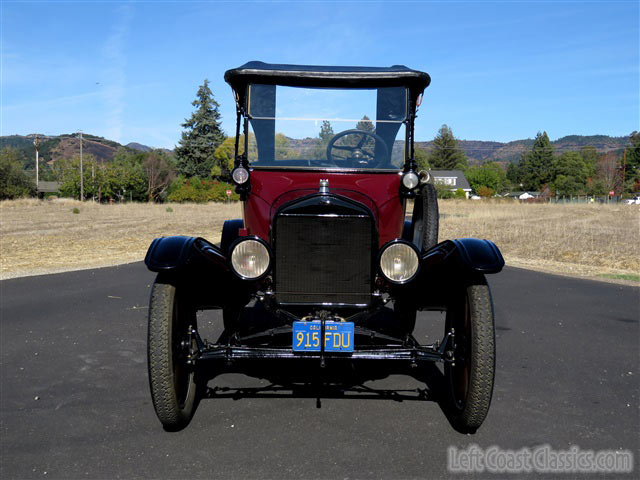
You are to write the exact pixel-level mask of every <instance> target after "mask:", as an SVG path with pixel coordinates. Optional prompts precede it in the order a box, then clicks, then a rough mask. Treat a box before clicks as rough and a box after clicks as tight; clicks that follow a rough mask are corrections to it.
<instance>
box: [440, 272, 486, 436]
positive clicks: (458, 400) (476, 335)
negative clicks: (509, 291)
mask: <svg viewBox="0 0 640 480" xmlns="http://www.w3.org/2000/svg"><path fill="white" fill-rule="evenodd" d="M452 329H453V330H454V337H455V349H454V353H453V354H454V359H455V362H454V363H453V364H452V363H449V362H447V363H445V367H444V372H445V383H446V386H447V391H448V407H449V408H450V416H449V417H450V420H451V422H452V424H453V426H454V427H455V428H457V429H458V430H460V431H462V432H466V433H473V432H475V431H476V430H477V429H478V428H479V427H480V425H482V422H483V421H484V419H485V418H486V416H487V413H488V412H489V405H490V404H491V397H492V395H493V383H494V375H495V327H494V314H493V301H492V299H491V291H490V289H489V286H488V285H487V283H486V281H485V279H484V277H482V278H480V279H478V280H477V281H476V282H474V283H473V284H471V285H467V286H466V287H463V288H460V291H459V292H457V294H455V295H454V296H453V297H452V299H451V302H450V305H449V306H448V308H447V318H446V326H445V332H450V331H451V330H452Z"/></svg>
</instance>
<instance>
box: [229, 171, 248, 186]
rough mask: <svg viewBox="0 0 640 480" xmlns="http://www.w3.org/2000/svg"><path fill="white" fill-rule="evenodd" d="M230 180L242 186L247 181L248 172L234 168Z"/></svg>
mask: <svg viewBox="0 0 640 480" xmlns="http://www.w3.org/2000/svg"><path fill="white" fill-rule="evenodd" d="M231 178H233V181H234V182H236V183H237V184H238V185H242V184H243V183H244V182H246V181H247V180H249V171H248V170H247V169H246V168H244V167H238V168H234V169H233V172H231Z"/></svg>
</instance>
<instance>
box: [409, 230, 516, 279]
mask: <svg viewBox="0 0 640 480" xmlns="http://www.w3.org/2000/svg"><path fill="white" fill-rule="evenodd" d="M420 266H421V269H422V270H423V272H426V273H428V272H429V271H430V270H433V269H435V268H441V267H447V268H452V269H461V270H467V271H473V272H477V273H482V274H489V273H498V272H499V271H501V270H502V267H504V258H503V257H502V253H500V249H499V248H498V247H497V246H496V244H495V243H493V242H492V241H490V240H480V239H479V238H459V239H456V240H445V241H444V242H441V243H439V244H438V245H435V246H434V247H433V248H431V249H429V250H428V251H426V252H425V253H423V254H422V259H421V261H420Z"/></svg>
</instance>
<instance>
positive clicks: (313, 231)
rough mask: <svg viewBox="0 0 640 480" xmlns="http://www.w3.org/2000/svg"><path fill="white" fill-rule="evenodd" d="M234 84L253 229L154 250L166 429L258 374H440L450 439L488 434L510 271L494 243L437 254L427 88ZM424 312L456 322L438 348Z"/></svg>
mask: <svg viewBox="0 0 640 480" xmlns="http://www.w3.org/2000/svg"><path fill="white" fill-rule="evenodd" d="M225 80H226V81H227V82H228V83H229V84H230V85H231V87H232V89H233V92H234V95H235V99H236V106H237V123H236V156H235V164H234V170H233V172H232V177H233V179H234V182H235V184H236V191H237V192H238V193H239V194H240V197H241V200H242V209H243V218H242V219H230V220H228V221H227V222H225V225H224V228H223V232H222V237H221V241H220V244H219V245H216V244H214V243H212V242H210V241H207V240H205V239H202V238H192V237H164V238H158V239H156V240H154V241H153V243H152V244H151V246H150V247H149V250H148V252H147V256H146V259H145V262H146V265H147V266H148V268H149V269H150V270H152V271H153V272H157V274H158V277H157V279H156V282H155V284H154V287H153V290H152V295H151V304H150V311H149V347H148V351H149V377H150V383H151V392H152V398H153V401H154V406H155V408H156V413H157V414H158V417H159V418H160V420H161V422H162V423H163V425H164V426H165V428H168V429H175V428H183V427H184V426H185V425H186V424H187V423H188V422H189V421H190V419H191V416H192V415H193V411H194V408H195V407H194V405H195V404H197V401H196V397H197V395H198V385H199V379H200V383H202V382H205V383H206V381H207V379H208V378H210V377H211V376H213V375H215V374H218V373H220V372H221V371H223V370H224V369H225V368H227V367H230V366H233V368H235V369H236V371H245V370H246V369H249V368H250V367H251V366H252V365H253V366H258V365H259V366H260V367H261V368H262V369H263V371H264V372H266V373H265V375H266V376H268V375H269V374H273V375H274V376H275V374H276V373H277V372H278V368H279V367H278V366H277V365H278V362H285V363H295V364H300V365H306V366H309V365H315V366H319V367H321V368H325V367H329V366H331V365H345V364H347V365H351V366H354V365H355V366H357V365H360V364H363V363H365V364H371V363H374V364H376V365H382V364H383V363H391V364H396V365H411V366H413V367H416V368H419V367H422V366H423V365H424V364H426V363H431V362H442V363H443V364H444V370H445V378H446V379H447V382H446V384H447V385H448V387H447V390H448V392H449V394H450V397H451V402H450V404H451V405H452V410H451V411H452V413H451V420H452V424H454V426H456V428H459V429H461V430H464V431H473V430H475V429H476V428H478V427H479V425H480V424H481V423H482V421H483V420H484V417H485V416H486V414H487V411H488V408H489V403H490V400H491V392H492V388H493V375H494V330H493V328H494V327H493V323H494V322H493V305H492V301H491V295H490V292H489V287H488V285H487V283H486V281H485V277H484V276H485V274H489V273H496V272H499V271H500V270H501V269H502V267H503V265H504V260H503V258H502V255H501V254H500V251H499V249H498V248H497V247H496V246H495V244H493V243H492V242H490V241H488V240H479V239H458V240H446V241H443V242H440V243H438V241H437V237H438V205H437V196H436V193H435V188H434V186H433V185H432V183H430V178H429V174H428V172H419V171H418V166H417V164H416V161H415V158H414V153H413V151H414V150H413V149H414V139H413V136H414V124H415V119H416V112H417V109H418V107H419V105H420V102H421V99H422V95H423V91H424V89H425V88H426V87H427V86H428V85H429V83H430V77H429V76H428V75H427V74H426V73H424V72H421V71H417V70H412V69H409V68H407V67H404V66H393V67H388V68H382V67H318V66H304V65H303V66H300V65H297V66H296V65H271V64H265V63H262V62H249V63H247V64H245V65H243V66H241V67H239V68H236V69H232V70H229V71H227V72H226V74H225ZM363 113H364V115H363ZM336 125H338V126H340V128H339V130H340V131H339V132H338V133H334V132H333V127H334V126H336ZM354 126H355V128H354ZM318 129H320V133H319V134H318V136H317V137H316V136H315V132H317V131H318ZM408 202H413V203H414V208H413V211H412V214H411V218H409V219H407V218H405V217H406V215H407V204H408ZM204 309H221V310H222V311H223V319H224V328H225V333H224V334H223V336H222V337H221V338H220V339H219V340H218V341H217V342H214V343H210V342H206V341H204V340H202V338H200V335H199V333H198V329H197V325H196V323H197V322H196V316H195V312H196V311H197V310H204ZM419 310H443V311H446V312H447V315H446V321H445V325H444V331H443V335H442V339H441V340H440V339H439V340H438V341H436V342H435V343H432V344H430V345H421V344H420V343H419V342H418V341H417V340H416V339H415V338H414V337H413V336H412V331H413V328H414V324H415V321H416V312H417V311H419ZM247 312H252V314H253V315H254V320H252V319H251V318H249V320H247V316H248V313H247ZM256 312H258V317H259V319H258V320H255V318H256V317H255V313H256ZM385 312H386V314H387V315H386V317H385V316H384V315H382V314H383V313H385ZM249 317H250V315H249ZM264 318H269V319H270V321H269V322H265V321H262V319H264ZM380 318H386V319H384V320H382V321H381V320H380ZM478 352H480V353H478ZM375 362H378V363H375ZM245 367H246V368H245ZM305 372H306V373H305ZM310 372H312V370H311V369H305V368H303V369H302V376H303V380H304V381H313V379H312V378H308V377H309V376H310V375H312V374H311V373H310ZM305 375H307V378H304V376H305Z"/></svg>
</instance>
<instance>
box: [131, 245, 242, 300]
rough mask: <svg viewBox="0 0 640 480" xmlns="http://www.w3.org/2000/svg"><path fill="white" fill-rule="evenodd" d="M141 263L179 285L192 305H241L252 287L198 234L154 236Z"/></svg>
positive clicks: (218, 251) (162, 277)
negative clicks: (233, 271) (191, 235)
mask: <svg viewBox="0 0 640 480" xmlns="http://www.w3.org/2000/svg"><path fill="white" fill-rule="evenodd" d="M144 263H145V264H146V265H147V268H148V269H149V270H151V271H152V272H157V273H158V276H159V277H160V278H161V279H162V281H163V282H168V283H171V284H172V285H176V286H181V288H183V289H184V290H185V291H186V292H187V295H188V298H189V301H190V302H191V303H192V305H193V306H194V307H196V308H202V309H207V308H226V307H231V308H242V307H243V306H244V305H246V304H247V302H248V301H249V300H250V294H251V291H252V288H254V286H253V285H251V284H250V283H248V282H243V281H241V280H239V279H238V278H237V277H236V276H235V275H234V274H233V273H232V272H231V269H230V267H229V262H228V260H227V258H226V256H225V255H224V254H223V253H222V251H221V250H220V249H219V248H218V247H217V246H215V245H213V244H212V243H209V242H208V241H207V240H205V239H203V238H199V237H181V236H175V237H162V238H156V239H155V240H154V241H153V242H152V243H151V246H149V250H148V251H147V255H146V257H145V259H144Z"/></svg>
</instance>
